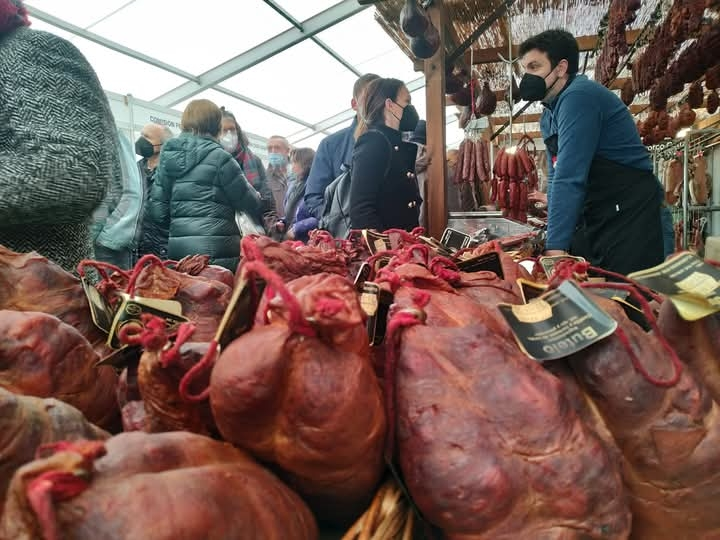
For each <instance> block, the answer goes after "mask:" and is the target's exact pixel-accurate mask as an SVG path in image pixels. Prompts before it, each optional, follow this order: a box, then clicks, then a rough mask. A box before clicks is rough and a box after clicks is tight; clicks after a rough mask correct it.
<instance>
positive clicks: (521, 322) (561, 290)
mask: <svg viewBox="0 0 720 540" xmlns="http://www.w3.org/2000/svg"><path fill="white" fill-rule="evenodd" d="M498 308H499V309H500V312H501V313H502V314H503V316H504V317H505V319H506V320H507V322H508V324H509V325H510V328H511V329H512V331H513V334H514V336H515V340H516V341H517V343H518V345H519V346H520V348H521V349H522V351H523V352H524V353H525V354H527V355H528V356H529V357H530V358H533V359H535V360H537V361H538V362H546V361H549V360H557V359H558V358H564V357H566V356H570V355H572V354H574V353H576V352H578V351H581V350H583V349H585V348H587V347H589V346H590V345H592V344H594V343H597V342H598V341H600V340H602V339H605V338H606V337H608V336H609V335H611V334H612V333H613V332H614V331H615V329H616V328H617V322H616V321H615V320H614V319H613V318H612V317H610V316H609V315H608V314H607V313H605V312H604V311H603V310H602V309H600V307H598V305H597V304H595V303H594V302H593V301H592V300H591V299H590V298H588V296H587V295H586V294H585V293H584V292H583V291H582V289H580V287H578V286H577V285H576V284H575V283H573V282H572V281H565V282H563V283H562V284H561V285H560V286H559V287H558V288H557V289H553V290H552V291H550V292H547V293H545V294H543V295H541V296H540V297H538V298H535V299H533V300H531V301H530V302H529V303H527V304H525V305H513V304H500V305H499V306H498Z"/></svg>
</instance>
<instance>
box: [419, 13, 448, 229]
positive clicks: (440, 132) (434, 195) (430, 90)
mask: <svg viewBox="0 0 720 540" xmlns="http://www.w3.org/2000/svg"><path fill="white" fill-rule="evenodd" d="M428 14H429V15H430V20H431V21H432V23H433V25H435V28H437V29H438V31H439V32H440V48H439V49H438V52H437V53H436V54H435V56H433V57H432V58H430V59H428V60H425V82H426V86H425V96H426V101H427V111H426V113H427V114H426V120H427V151H428V155H429V157H430V165H429V167H428V172H427V176H428V178H427V184H426V185H427V200H426V201H425V205H426V207H425V215H426V216H427V220H428V232H429V234H430V235H431V236H434V237H435V238H438V239H439V238H440V237H441V236H442V233H443V231H444V230H445V227H446V226H447V218H448V215H447V201H446V200H445V192H446V183H447V168H446V163H445V47H444V43H445V37H446V30H445V28H446V23H447V20H446V18H447V12H446V11H445V5H444V1H443V0H435V1H434V2H433V3H432V5H431V6H430V7H429V8H428Z"/></svg>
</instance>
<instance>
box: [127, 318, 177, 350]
mask: <svg viewBox="0 0 720 540" xmlns="http://www.w3.org/2000/svg"><path fill="white" fill-rule="evenodd" d="M140 321H141V323H142V324H132V323H131V324H126V325H124V326H123V327H122V328H120V331H119V332H118V339H119V340H120V343H123V344H124V345H133V346H140V347H142V348H143V349H144V350H146V351H159V350H160V349H162V348H163V347H164V346H165V344H166V343H167V341H168V338H169V335H168V333H167V331H166V325H165V320H164V319H161V318H160V317H156V316H155V315H151V314H149V313H143V314H142V315H140Z"/></svg>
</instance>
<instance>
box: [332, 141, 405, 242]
mask: <svg viewBox="0 0 720 540" xmlns="http://www.w3.org/2000/svg"><path fill="white" fill-rule="evenodd" d="M369 131H373V132H376V133H380V134H381V135H382V136H383V138H384V139H385V140H386V141H387V143H388V146H390V159H389V160H388V164H387V167H386V168H385V175H386V176H387V173H388V171H389V170H390V164H391V163H392V155H393V154H392V144H391V143H390V140H389V139H388V138H387V136H386V135H385V134H384V133H383V132H382V131H378V130H376V129H371V130H369ZM341 171H342V172H341V173H340V174H339V175H338V177H337V178H335V180H333V181H332V182H331V183H330V185H328V187H326V188H325V195H324V199H325V208H324V209H323V214H322V218H320V223H319V228H320V229H322V230H325V231H328V232H329V233H330V234H332V235H333V237H334V238H347V235H348V233H349V232H350V228H351V227H352V224H351V222H350V183H351V176H352V175H351V172H352V171H351V168H350V166H349V165H346V164H343V165H342V167H341Z"/></svg>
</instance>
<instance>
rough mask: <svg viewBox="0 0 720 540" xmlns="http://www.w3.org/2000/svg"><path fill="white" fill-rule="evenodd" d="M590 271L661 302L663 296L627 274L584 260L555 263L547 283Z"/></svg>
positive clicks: (571, 277)
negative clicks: (627, 285)
mask: <svg viewBox="0 0 720 540" xmlns="http://www.w3.org/2000/svg"><path fill="white" fill-rule="evenodd" d="M590 272H592V273H593V274H596V275H599V276H605V277H608V278H612V279H615V280H619V281H621V282H623V283H627V284H629V285H631V286H632V287H634V289H635V290H639V291H641V292H642V293H643V294H645V295H647V296H648V297H650V298H652V299H653V300H655V301H656V302H657V303H658V304H662V303H663V300H664V299H663V298H662V297H661V296H660V295H659V294H657V293H656V292H655V291H653V290H652V289H650V288H648V287H646V286H645V285H643V284H641V283H638V282H637V281H635V280H634V279H630V278H629V277H627V276H624V275H622V274H618V273H617V272H612V271H610V270H605V269H604V268H599V267H597V266H592V265H591V264H590V263H588V262H586V261H574V260H572V259H566V260H562V261H559V262H558V263H557V264H556V265H555V269H554V272H553V275H552V277H551V278H550V281H549V283H548V284H549V285H550V286H551V287H553V286H556V285H559V284H560V283H561V282H563V281H565V280H566V279H575V278H576V277H580V278H585V277H586V276H587V275H588V273H590Z"/></svg>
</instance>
